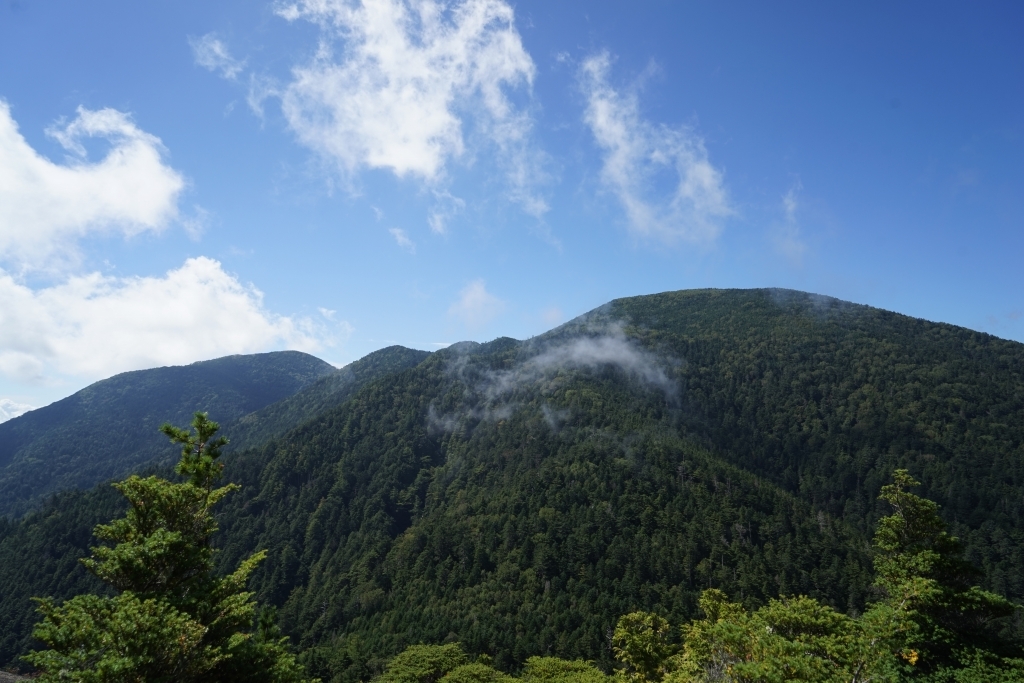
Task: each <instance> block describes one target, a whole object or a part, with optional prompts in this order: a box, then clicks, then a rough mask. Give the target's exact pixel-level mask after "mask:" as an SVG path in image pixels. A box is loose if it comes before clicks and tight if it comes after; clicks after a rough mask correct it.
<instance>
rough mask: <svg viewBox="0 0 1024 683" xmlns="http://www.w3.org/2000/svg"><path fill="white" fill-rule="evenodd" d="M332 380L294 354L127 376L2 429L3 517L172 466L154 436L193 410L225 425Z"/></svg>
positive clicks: (314, 362)
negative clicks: (67, 493) (63, 494)
mask: <svg viewBox="0 0 1024 683" xmlns="http://www.w3.org/2000/svg"><path fill="white" fill-rule="evenodd" d="M334 371H335V368H333V367H332V366H331V365H329V364H327V363H325V362H324V361H322V360H320V359H318V358H314V357H313V356H310V355H309V354H305V353H300V352H298V351H282V352H277V353H263V354H256V355H248V356H228V357H226V358H219V359H217V360H211V361H204V362H201V363H193V364H192V365H186V366H180V367H166V368H154V369H152V370H138V371H135V372H126V373H122V374H120V375H117V376H115V377H111V378H110V379H106V380H103V381H101V382H96V383H95V384H92V385H90V386H88V387H86V388H85V389H82V390H81V391H79V392H78V393H76V394H74V395H72V396H69V397H68V398H65V399H63V400H60V401H57V402H56V403H54V404H52V405H49V406H46V407H44V408H40V409H38V410H33V411H31V412H29V413H26V414H25V415H22V416H21V417H18V418H15V419H13V420H9V421H7V422H4V423H3V424H0V517H2V516H8V515H10V516H19V515H22V514H24V513H25V512H27V511H29V510H32V509H35V508H38V507H39V506H40V504H41V503H42V502H43V501H44V500H45V498H46V497H47V496H49V495H51V494H53V493H54V492H56V491H60V490H63V489H70V488H88V487H91V486H95V485H97V484H99V483H101V482H104V481H107V480H110V479H114V478H121V477H124V476H127V475H128V474H130V473H131V472H133V471H138V469H139V468H141V467H144V466H146V465H147V464H149V463H153V462H161V463H165V462H169V459H168V458H167V450H166V448H165V447H164V446H163V445H162V443H161V440H160V439H159V438H157V437H156V434H155V431H156V428H157V427H158V426H159V424H160V422H161V421H162V420H164V419H170V420H173V421H175V422H183V421H187V420H189V419H190V418H191V416H192V414H193V413H194V412H195V411H196V410H205V411H213V412H214V413H216V414H217V415H221V416H223V417H224V419H226V420H236V419H238V418H241V417H242V416H243V415H246V414H248V413H252V412H253V411H256V410H259V409H260V408H263V407H264V406H267V405H269V404H272V403H274V402H277V401H280V400H281V399H283V398H285V397H287V396H291V395H292V394H294V393H295V392H296V391H298V390H299V389H301V388H303V387H305V386H308V385H309V384H310V383H312V382H315V381H316V380H317V379H319V378H321V377H324V376H325V375H327V374H329V373H332V372H334Z"/></svg>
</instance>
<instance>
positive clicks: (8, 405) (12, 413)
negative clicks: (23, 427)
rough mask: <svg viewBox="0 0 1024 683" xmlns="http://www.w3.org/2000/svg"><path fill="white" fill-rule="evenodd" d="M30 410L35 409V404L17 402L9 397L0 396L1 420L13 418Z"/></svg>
mask: <svg viewBox="0 0 1024 683" xmlns="http://www.w3.org/2000/svg"><path fill="white" fill-rule="evenodd" d="M30 410H35V406H30V405H28V404H27V403H15V402H14V401H12V400H11V399H9V398H0V422H7V421H8V420H13V419H14V418H16V417H18V416H19V415H24V414H25V413H27V412H28V411H30Z"/></svg>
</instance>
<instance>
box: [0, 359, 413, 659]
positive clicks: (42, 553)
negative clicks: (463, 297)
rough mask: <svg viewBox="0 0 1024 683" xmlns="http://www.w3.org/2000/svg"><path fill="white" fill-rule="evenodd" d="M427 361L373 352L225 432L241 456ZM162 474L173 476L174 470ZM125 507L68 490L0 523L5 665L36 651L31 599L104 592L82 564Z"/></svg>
mask: <svg viewBox="0 0 1024 683" xmlns="http://www.w3.org/2000/svg"><path fill="white" fill-rule="evenodd" d="M429 355H430V354H429V353H428V352H426V351H416V350H413V349H407V348H404V347H401V346H391V347H388V348H385V349H381V350H379V351H375V352H373V353H371V354H369V355H367V356H365V357H363V358H361V359H359V360H357V361H355V362H353V363H350V364H349V365H346V366H345V367H344V368H341V369H340V370H334V369H333V368H332V369H331V372H330V373H329V374H327V375H324V376H323V377H321V378H320V379H319V380H316V381H315V382H313V383H312V384H309V385H307V386H306V387H305V388H303V389H301V390H300V391H298V392H297V393H295V394H293V395H291V396H288V397H286V398H284V399H282V400H281V401H278V402H277V403H273V404H271V405H270V406H267V407H265V408H263V409H261V410H258V411H255V412H253V413H248V414H247V415H244V416H242V417H241V418H240V419H238V420H236V421H234V422H232V423H229V424H228V426H227V427H226V428H225V429H224V430H223V433H225V434H231V435H232V443H231V444H230V446H231V447H232V448H234V449H236V450H237V448H238V446H236V444H237V443H241V444H242V445H243V446H244V445H245V444H247V443H249V444H252V443H256V444H260V443H262V442H263V440H264V439H270V438H273V437H275V436H280V435H281V434H283V433H285V432H287V431H288V430H289V429H292V428H294V427H296V426H298V425H300V424H302V423H303V422H306V421H307V420H309V419H311V418H313V417H315V416H317V415H318V414H320V413H321V412H323V411H325V410H328V409H330V408H333V407H335V406H336V405H338V404H340V403H343V402H344V401H345V400H347V398H349V397H350V396H351V394H352V393H354V392H356V391H358V390H359V388H360V387H362V386H363V385H364V384H366V383H367V382H370V381H373V380H375V379H378V378H380V377H383V376H386V375H388V374H390V373H393V372H397V371H398V370H402V369H405V368H408V367H412V366H414V365H416V364H418V363H419V362H421V361H422V360H423V359H424V358H426V357H427V356H429ZM199 407H200V408H201V407H202V406H199ZM185 417H186V418H188V417H190V415H186V416H185ZM182 421H186V420H185V418H183V419H182ZM149 436H150V435H148V434H147V435H145V438H147V439H148V438H149ZM157 437H158V438H159V443H160V444H161V448H160V449H159V456H158V457H157V458H156V462H160V461H162V459H166V460H172V459H173V458H174V457H175V456H176V455H177V453H176V451H175V450H174V448H172V447H169V446H168V445H167V441H166V437H164V436H162V435H157ZM87 447H88V444H79V448H83V449H84V448H87ZM149 469H152V467H150V468H149ZM162 473H163V474H164V475H165V476H172V475H170V472H169V471H163V472H162ZM123 504H124V501H123V498H122V497H121V496H120V495H118V493H117V492H116V491H115V490H114V489H113V488H112V487H111V486H109V485H107V484H106V483H104V484H101V485H99V486H97V487H96V488H94V489H91V490H80V489H79V490H68V491H63V492H61V493H59V494H57V495H56V496H55V497H53V498H52V499H50V500H48V501H47V502H46V504H45V505H44V506H43V507H42V509H40V510H38V511H36V512H32V513H30V514H28V515H27V516H25V517H23V518H22V519H20V520H19V521H17V522H15V523H10V522H9V521H8V520H6V519H4V518H2V517H0V666H4V665H5V664H7V663H10V662H12V660H14V659H15V657H16V656H17V655H18V654H19V653H23V652H26V651H27V649H28V648H29V647H30V643H31V637H30V634H31V631H32V624H33V623H35V621H36V620H37V618H38V615H37V614H36V612H35V610H34V609H33V606H32V603H31V601H30V598H31V597H32V596H36V595H48V596H62V597H70V596H72V595H76V594H78V593H82V592H89V591H98V590H102V584H101V583H100V582H99V581H97V580H96V579H95V578H94V577H93V576H92V575H90V574H88V573H87V572H86V571H85V570H84V569H83V568H82V567H81V565H79V564H78V559H79V558H81V557H85V556H87V555H88V554H89V553H88V550H89V547H90V546H92V545H95V543H96V540H95V539H94V538H93V537H92V529H93V527H94V526H96V525H97V524H100V523H103V522H107V521H109V520H110V519H111V518H113V517H115V516H117V515H119V514H121V513H122V512H123Z"/></svg>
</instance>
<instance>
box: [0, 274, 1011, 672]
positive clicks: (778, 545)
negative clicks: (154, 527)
mask: <svg viewBox="0 0 1024 683" xmlns="http://www.w3.org/2000/svg"><path fill="white" fill-rule="evenodd" d="M389 367H390V366H389ZM393 367H394V370H393V371H388V372H386V373H382V374H377V375H374V376H372V377H371V378H370V379H368V380H367V381H364V382H362V383H360V384H359V385H358V386H356V385H355V384H352V385H348V384H346V385H345V386H346V387H350V388H346V389H344V390H343V391H340V392H337V393H334V394H333V398H332V399H331V400H329V401H323V402H322V403H320V404H318V403H317V400H319V399H316V400H314V399H313V398H312V395H313V394H315V393H316V392H314V391H313V387H315V386H318V385H316V384H314V385H311V387H310V389H309V391H310V392H311V394H310V396H311V397H310V399H309V400H308V402H306V401H307V399H301V400H300V399H299V397H300V396H301V395H302V394H296V396H295V397H294V399H290V400H286V401H282V402H281V403H280V404H278V407H277V408H274V409H267V411H266V412H265V413H263V414H262V415H261V416H260V417H259V418H258V419H257V418H256V417H253V418H252V419H251V421H252V422H254V423H255V424H256V425H262V426H266V428H267V431H266V432H258V431H254V432H252V434H253V435H254V436H253V437H252V440H251V441H248V443H256V442H259V441H261V440H263V441H264V443H263V444H262V445H260V446H258V447H255V448H251V449H247V450H240V451H235V452H233V453H231V454H229V456H228V457H227V458H226V462H227V469H226V472H227V475H228V477H229V478H230V479H231V480H233V481H236V482H238V483H239V484H241V485H242V490H241V491H240V492H238V493H234V494H232V495H231V496H230V497H229V498H228V499H227V500H226V501H225V503H224V504H223V507H222V508H221V511H220V514H219V522H220V528H221V532H220V534H219V536H218V540H217V543H218V544H219V546H220V551H221V552H220V554H219V556H218V557H219V562H221V563H222V566H224V567H228V566H232V565H233V564H234V563H236V562H237V561H238V560H239V558H240V557H242V556H244V555H247V554H248V553H250V552H252V551H253V550H255V549H258V548H263V549H267V550H268V551H269V554H268V558H267V560H266V562H265V563H264V564H263V565H262V566H261V567H260V569H259V570H258V571H257V573H256V574H255V575H254V582H253V583H254V589H255V590H257V591H258V593H259V597H260V599H261V600H263V601H268V602H270V603H272V604H275V605H277V606H278V607H279V608H280V615H281V619H282V623H283V626H284V627H285V629H286V631H287V632H288V633H289V634H290V635H292V636H293V637H294V638H295V642H296V643H297V644H298V645H299V646H300V647H301V648H302V649H303V650H304V655H303V657H304V659H305V661H307V662H308V663H309V664H310V666H311V668H312V673H313V674H314V675H318V676H321V677H322V678H323V679H324V680H325V681H339V682H345V683H355V681H359V680H369V679H370V678H371V677H372V676H374V675H375V674H376V673H377V672H379V671H380V667H381V665H382V662H383V661H384V659H385V658H386V657H388V656H391V655H393V654H394V653H396V652H397V651H400V650H401V649H402V648H403V647H405V646H406V645H408V644H411V643H417V642H438V643H439V642H444V641H454V640H458V641H461V642H462V643H464V644H465V646H466V649H467V651H469V652H470V653H473V654H482V653H486V654H488V655H491V656H492V657H493V658H494V662H495V663H496V664H497V665H498V666H499V667H500V668H502V669H504V670H507V671H514V670H515V669H516V668H517V667H518V666H520V665H521V664H522V662H523V661H524V660H525V659H526V658H527V657H528V656H531V655H540V654H552V655H557V656H561V657H566V658H577V657H579V658H583V659H590V660H594V661H596V662H598V663H599V664H601V665H603V666H607V665H608V664H609V663H610V660H611V653H610V650H609V644H608V633H609V629H610V628H611V627H613V626H614V623H615V620H616V619H617V618H618V616H620V615H621V614H623V613H625V612H628V611H631V610H634V609H645V610H653V611H656V612H658V613H660V614H662V615H664V616H666V617H668V618H669V619H670V620H671V621H672V622H674V623H679V622H683V621H685V620H687V619H689V618H691V617H693V616H695V610H696V597H697V595H698V594H699V592H700V591H701V590H702V589H704V588H707V587H716V588H721V589H722V590H724V591H726V593H727V594H728V595H729V596H730V597H731V598H733V599H735V600H738V601H740V602H743V603H744V604H745V605H747V606H748V607H749V606H755V605H759V604H764V603H765V601H766V600H767V599H768V598H770V597H773V596H777V595H780V594H807V595H811V596H814V597H816V598H818V599H820V600H823V601H825V602H827V603H829V604H831V605H833V606H835V607H838V608H839V609H841V610H843V611H847V610H849V611H851V612H855V611H858V610H861V609H863V607H864V605H865V603H866V601H867V600H868V599H869V597H870V594H869V592H868V584H869V582H870V578H869V577H870V562H871V558H870V545H869V543H868V538H869V537H870V534H871V532H872V530H873V525H874V523H875V521H876V520H877V518H878V516H879V513H880V512H881V511H882V509H883V508H882V507H881V506H880V505H879V504H878V502H877V501H876V496H877V495H878V491H879V488H880V487H881V485H882V484H883V483H884V482H885V481H887V480H888V478H889V477H890V476H891V473H892V471H893V469H895V468H897V467H905V468H907V469H909V470H910V472H911V473H912V474H913V475H914V476H915V477H916V478H918V479H921V480H922V481H923V482H924V484H925V486H924V487H923V489H924V490H923V491H921V492H920V493H922V494H923V495H927V496H928V497H931V498H934V499H936V500H937V501H938V502H939V503H941V505H942V506H943V507H942V510H941V513H942V514H943V516H944V517H945V518H946V519H947V520H948V521H949V522H950V523H951V524H952V525H953V529H954V531H955V532H956V533H958V534H960V535H961V536H962V537H964V539H965V540H966V543H967V548H968V554H969V557H970V558H971V559H972V560H973V561H974V562H975V563H976V564H977V565H978V566H979V567H981V568H982V569H983V570H984V571H985V573H986V577H985V579H984V584H985V586H986V587H989V588H992V589H994V590H996V591H998V592H1000V593H1003V594H1006V595H1008V596H1010V597H1012V598H1014V599H1017V600H1020V599H1022V598H1024V583H1022V582H1024V578H1022V577H1024V573H1022V572H1021V567H1024V345H1021V344H1018V343H1015V342H1009V341H1005V340H1001V339H997V338H995V337H992V336H989V335H985V334H981V333H977V332H972V331H970V330H965V329H962V328H957V327H953V326H950V325H943V324H936V323H930V322H927V321H923V320H917V319H913V318H909V317H907V316H901V315H897V314H894V313H890V312H887V311H881V310H878V309H873V308H869V307H866V306H858V305H853V304H848V303H844V302H841V301H838V300H835V299H830V298H827V297H820V296H815V295H810V294H804V293H800V292H792V291H785V290H697V291H682V292H669V293H665V294H658V295H652V296H644V297H635V298H630V299H620V300H617V301H613V302H611V303H609V304H607V305H605V306H602V307H601V308H599V309H596V310H595V311H592V312H591V313H589V314H587V315H585V316H582V317H580V318H578V319H576V320H574V321H572V322H570V323H568V324H566V325H563V326H561V327H559V328H557V329H555V330H552V331H551V332H549V333H547V334H545V335H542V336H540V337H537V338H535V339H531V340H528V341H516V340H513V339H498V340H495V341H493V342H490V343H488V344H475V343H471V342H467V343H462V344H458V345H454V346H452V347H450V348H449V349H446V350H443V351H439V352H437V353H434V354H431V355H430V356H428V357H426V358H425V359H423V360H422V361H420V362H418V363H412V362H411V361H410V362H408V363H407V364H405V365H402V364H401V363H399V364H397V365H395V366H393ZM353 372H355V371H354V370H353ZM334 381H336V380H333V379H332V380H330V382H329V381H327V380H324V381H322V383H321V385H320V386H322V387H324V389H323V390H324V392H325V393H328V394H330V393H331V392H332V391H333V389H330V388H329V387H330V386H333V385H332V384H331V382H334ZM311 405H322V406H323V407H322V409H319V413H318V414H316V415H315V416H313V417H312V418H311V419H307V420H306V421H305V422H303V423H302V424H301V425H300V426H298V427H295V428H293V429H291V430H290V431H287V432H285V433H283V435H280V434H281V431H280V428H279V427H275V426H274V425H275V424H280V425H284V424H295V423H296V421H295V420H292V419H287V420H283V419H282V421H281V422H277V420H278V417H277V414H278V411H279V410H280V411H284V412H286V413H287V412H288V411H294V413H295V414H297V415H304V416H309V415H311V414H312V413H314V412H316V410H314V409H310V408H308V407H303V406H311ZM214 417H215V418H218V419H219V420H220V421H221V422H222V424H225V425H227V424H228V421H227V420H224V419H223V418H220V417H219V416H217V415H216V414H214ZM246 419H247V420H248V419H249V418H246ZM245 423H246V420H243V421H242V422H241V423H239V424H238V428H239V432H240V433H244V430H245V429H246V428H248V427H244V424H245ZM253 429H255V428H253ZM225 431H226V435H227V436H228V437H229V438H231V437H233V436H235V435H234V434H232V433H231V432H230V431H229V428H227V429H226V430H225ZM267 434H279V435H280V436H276V437H275V438H274V439H272V440H270V441H267V440H266V435H267ZM248 438H249V437H245V436H243V437H242V439H241V440H242V441H243V442H246V441H245V440H246V439H248ZM110 500H112V499H111V498H110V497H109V496H107V495H105V494H102V493H98V492H88V493H84V492H83V493H78V494H74V495H69V496H67V497H64V498H62V499H61V500H60V501H55V502H54V503H53V504H52V505H51V506H49V507H47V508H46V509H45V510H44V511H41V512H39V513H35V514H33V515H30V516H29V517H27V518H26V519H24V520H21V521H19V522H16V523H11V524H0V591H5V590H7V589H6V588H5V585H7V584H5V583H4V582H5V581H6V582H9V584H10V585H17V586H18V588H17V591H16V592H15V591H13V590H12V591H10V592H8V593H5V594H6V595H12V596H16V597H14V598H12V599H11V601H10V602H11V606H10V607H6V606H4V607H3V610H6V611H5V612H4V614H6V615H10V616H9V617H7V618H8V619H9V620H10V623H15V622H16V623H17V624H18V625H17V626H12V627H9V632H8V633H7V634H4V632H3V628H4V627H3V626H0V643H6V645H5V646H4V647H6V648H7V650H6V651H5V652H3V655H5V656H11V657H13V655H14V654H15V653H16V652H18V651H21V650H23V648H24V647H25V645H26V638H27V632H26V631H24V629H25V628H26V626H25V624H27V623H28V621H29V619H28V618H27V617H25V616H24V615H25V614H26V613H27V610H28V609H29V607H28V602H27V599H26V598H25V597H24V596H27V595H28V594H31V591H33V590H36V591H39V590H44V591H49V590H52V591H53V593H52V594H53V595H58V596H61V595H68V594H69V593H68V592H67V591H70V590H73V584H72V582H71V581H70V579H69V580H67V581H64V582H63V583H60V582H54V581H52V580H50V581H49V583H46V584H42V583H40V579H39V578H38V577H36V576H35V575H34V574H33V571H32V568H33V566H35V565H38V566H45V567H58V566H59V567H73V566H74V564H73V561H70V559H69V558H73V557H75V553H81V552H82V550H81V548H82V547H83V546H82V544H83V543H87V541H86V540H85V539H87V537H88V533H87V526H86V524H87V523H91V522H92V521H93V520H94V519H96V518H97V517H98V516H99V515H100V513H99V512H98V510H100V508H104V506H107V505H110V504H111V503H110V502H109V501H110ZM107 510H109V508H107ZM30 527H31V528H30ZM47 539H49V540H47ZM62 563H63V564H62ZM75 571H77V572H78V574H77V576H79V577H80V578H79V581H80V583H78V584H74V585H77V586H79V587H81V586H83V585H85V584H84V583H81V581H83V580H84V579H83V578H82V577H84V572H82V571H81V570H76V569H72V572H75ZM5 577H6V578H5ZM36 586H40V588H38V589H37V588H36ZM17 596H22V597H17ZM15 603H17V604H15ZM18 604H20V605H21V607H20V609H21V612H18V610H19V607H18ZM19 615H21V616H19ZM2 623H3V615H0V624H2ZM19 629H21V630H19Z"/></svg>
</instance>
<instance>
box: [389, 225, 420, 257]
mask: <svg viewBox="0 0 1024 683" xmlns="http://www.w3.org/2000/svg"><path fill="white" fill-rule="evenodd" d="M388 232H390V233H391V236H392V237H394V238H395V242H396V243H397V244H398V246H400V247H401V248H402V249H405V250H406V251H407V252H409V253H410V254H415V253H416V244H415V242H413V241H412V240H411V239H409V236H408V235H407V234H405V230H402V229H401V228H391V229H390V230H388Z"/></svg>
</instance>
